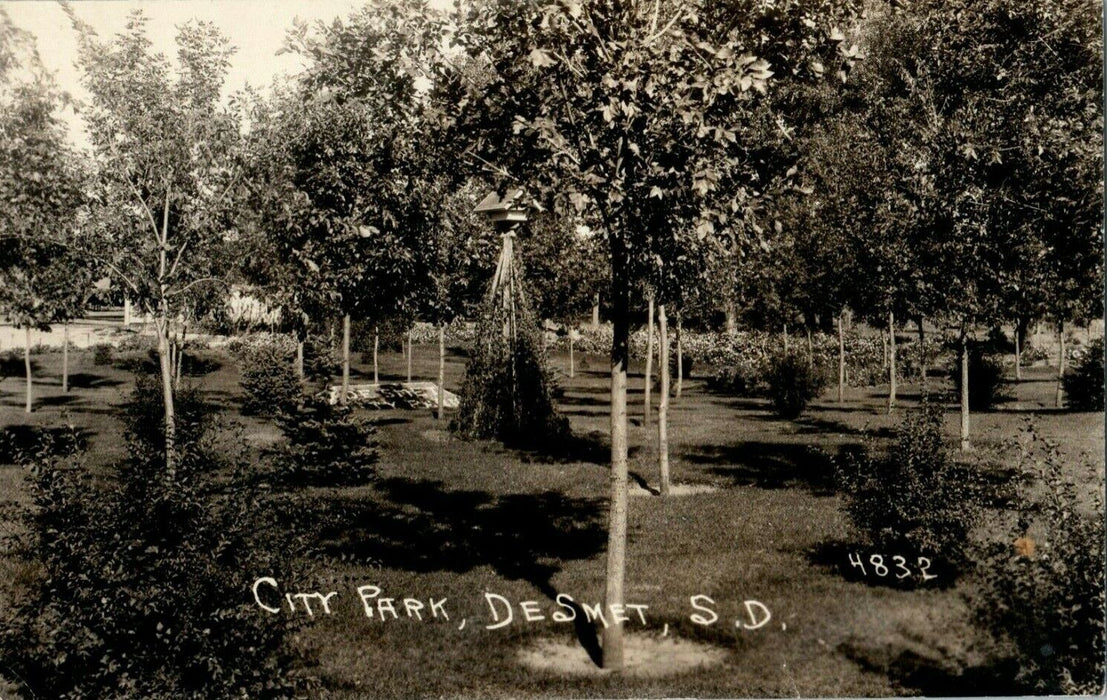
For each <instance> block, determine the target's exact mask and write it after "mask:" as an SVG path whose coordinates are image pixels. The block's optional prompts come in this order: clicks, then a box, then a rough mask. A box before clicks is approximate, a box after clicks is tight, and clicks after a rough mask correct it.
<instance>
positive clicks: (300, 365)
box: [296, 339, 304, 382]
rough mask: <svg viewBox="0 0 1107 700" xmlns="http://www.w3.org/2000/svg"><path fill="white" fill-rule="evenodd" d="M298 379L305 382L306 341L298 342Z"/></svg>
mask: <svg viewBox="0 0 1107 700" xmlns="http://www.w3.org/2000/svg"><path fill="white" fill-rule="evenodd" d="M296 377H297V378H298V379H299V380H300V381H301V382H302V381H304V341H302V340H299V339H297V340H296Z"/></svg>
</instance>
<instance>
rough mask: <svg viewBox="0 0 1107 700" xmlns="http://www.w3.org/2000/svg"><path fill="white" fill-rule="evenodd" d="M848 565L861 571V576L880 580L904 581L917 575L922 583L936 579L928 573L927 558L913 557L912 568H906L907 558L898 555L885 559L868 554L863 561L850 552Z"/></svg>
mask: <svg viewBox="0 0 1107 700" xmlns="http://www.w3.org/2000/svg"><path fill="white" fill-rule="evenodd" d="M849 563H850V566H853V567H854V568H857V569H861V575H862V576H879V577H881V578H884V577H888V576H891V577H894V578H897V579H905V578H908V577H910V576H915V575H918V576H919V577H920V578H922V580H923V581H930V580H931V579H936V578H938V575H937V574H932V573H930V565H931V562H930V559H928V558H927V557H915V561H914V563H913V564H912V566H913V567H914V568H912V567H911V566H908V564H907V558H906V557H901V556H899V555H898V554H894V555H892V556H890V557H885V556H884V555H883V554H870V555H869V557H868V560H864V559H862V557H861V555H859V554H857V553H856V552H850V554H849Z"/></svg>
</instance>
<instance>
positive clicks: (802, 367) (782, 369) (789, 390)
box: [765, 351, 827, 418]
mask: <svg viewBox="0 0 1107 700" xmlns="http://www.w3.org/2000/svg"><path fill="white" fill-rule="evenodd" d="M826 381H827V375H826V372H824V371H822V368H821V367H819V366H818V365H816V364H815V363H814V362H813V361H812V360H811V358H809V357H808V356H807V355H806V354H805V353H800V352H797V351H791V352H782V353H780V354H778V355H776V356H774V357H773V358H772V360H770V362H769V368H768V373H767V374H766V377H765V382H766V384H767V392H768V396H769V400H770V401H772V404H773V409H774V410H775V411H776V412H777V415H779V416H780V417H782V418H796V417H798V416H799V415H800V414H801V413H803V411H804V409H806V408H807V404H808V402H809V401H811V399H813V398H815V397H817V396H818V395H819V394H820V393H822V390H823V388H824V387H825V386H826Z"/></svg>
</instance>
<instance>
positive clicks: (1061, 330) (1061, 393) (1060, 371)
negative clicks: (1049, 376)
mask: <svg viewBox="0 0 1107 700" xmlns="http://www.w3.org/2000/svg"><path fill="white" fill-rule="evenodd" d="M1057 337H1058V346H1059V347H1060V349H1061V354H1060V357H1058V359H1057V408H1062V407H1063V406H1064V405H1065V388H1064V386H1063V385H1062V384H1061V380H1062V379H1064V378H1065V361H1066V359H1067V358H1066V357H1065V319H1063V318H1062V319H1061V320H1060V321H1059V322H1058V324H1057Z"/></svg>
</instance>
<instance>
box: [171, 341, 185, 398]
mask: <svg viewBox="0 0 1107 700" xmlns="http://www.w3.org/2000/svg"><path fill="white" fill-rule="evenodd" d="M175 345H176V350H175V351H174V355H173V361H174V362H175V363H176V364H174V365H173V388H174V389H176V388H177V387H179V386H180V385H181V365H182V364H184V343H176V344H175Z"/></svg>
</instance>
